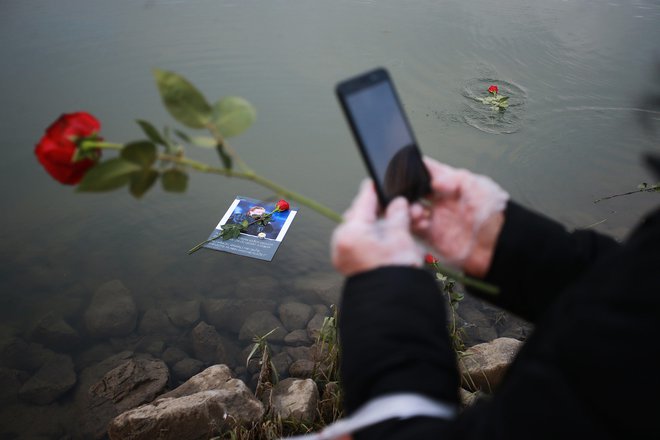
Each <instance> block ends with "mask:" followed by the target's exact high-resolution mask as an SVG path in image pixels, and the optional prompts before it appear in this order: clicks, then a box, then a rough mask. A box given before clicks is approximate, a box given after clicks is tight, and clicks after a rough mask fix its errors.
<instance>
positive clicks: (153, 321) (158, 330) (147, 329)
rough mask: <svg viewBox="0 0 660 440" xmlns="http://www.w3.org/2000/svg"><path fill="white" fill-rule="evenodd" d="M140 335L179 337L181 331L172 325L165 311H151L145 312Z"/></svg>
mask: <svg viewBox="0 0 660 440" xmlns="http://www.w3.org/2000/svg"><path fill="white" fill-rule="evenodd" d="M138 333H139V334H141V335H150V336H163V337H166V338H167V337H169V336H176V335H178V334H179V330H178V329H177V328H176V327H175V326H174V324H172V322H171V321H170V318H169V316H168V315H167V313H165V311H164V310H161V309H149V310H147V311H146V312H144V315H143V316H142V319H141V320H140V325H139V326H138Z"/></svg>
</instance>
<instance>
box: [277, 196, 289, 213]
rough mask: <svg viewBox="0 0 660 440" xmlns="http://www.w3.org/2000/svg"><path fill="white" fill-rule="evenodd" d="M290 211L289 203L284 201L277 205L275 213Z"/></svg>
mask: <svg viewBox="0 0 660 440" xmlns="http://www.w3.org/2000/svg"><path fill="white" fill-rule="evenodd" d="M288 210H289V202H287V201H286V200H284V199H282V200H280V201H279V202H277V203H276V204H275V211H276V212H284V211H288Z"/></svg>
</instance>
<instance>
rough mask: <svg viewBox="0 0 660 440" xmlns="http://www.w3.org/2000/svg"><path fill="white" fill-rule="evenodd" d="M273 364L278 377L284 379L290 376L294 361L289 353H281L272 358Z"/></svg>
mask: <svg viewBox="0 0 660 440" xmlns="http://www.w3.org/2000/svg"><path fill="white" fill-rule="evenodd" d="M271 362H272V363H273V366H274V367H275V371H276V372H277V376H278V377H279V378H280V379H284V378H286V377H287V376H288V375H289V367H290V366H291V363H292V362H293V359H291V356H289V355H288V354H287V353H285V352H281V353H278V354H276V355H275V356H273V357H272V358H271Z"/></svg>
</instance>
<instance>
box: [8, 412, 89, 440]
mask: <svg viewBox="0 0 660 440" xmlns="http://www.w3.org/2000/svg"><path fill="white" fill-rule="evenodd" d="M76 417H77V414H76V413H75V411H74V409H73V408H72V407H71V406H70V405H60V404H57V403H53V404H50V405H32V404H26V403H16V404H10V405H5V406H3V407H2V422H1V423H0V438H2V439H7V440H8V439H16V440H51V439H58V440H69V439H71V438H72V437H71V430H70V427H71V426H75V423H76V420H77V419H76Z"/></svg>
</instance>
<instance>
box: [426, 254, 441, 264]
mask: <svg viewBox="0 0 660 440" xmlns="http://www.w3.org/2000/svg"><path fill="white" fill-rule="evenodd" d="M424 261H426V263H427V264H435V263H437V262H438V259H437V258H435V257H434V256H433V255H431V254H426V255H425V256H424Z"/></svg>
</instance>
